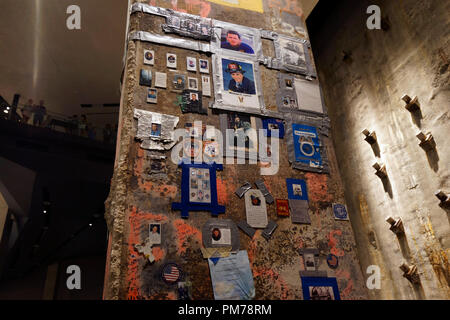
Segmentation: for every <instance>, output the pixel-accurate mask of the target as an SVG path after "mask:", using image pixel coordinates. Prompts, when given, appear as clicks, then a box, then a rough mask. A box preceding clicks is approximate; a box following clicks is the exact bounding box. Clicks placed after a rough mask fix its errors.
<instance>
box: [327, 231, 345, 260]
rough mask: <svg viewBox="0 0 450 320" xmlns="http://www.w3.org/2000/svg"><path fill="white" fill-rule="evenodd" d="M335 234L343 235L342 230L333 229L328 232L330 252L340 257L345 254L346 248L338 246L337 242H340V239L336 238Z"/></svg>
mask: <svg viewBox="0 0 450 320" xmlns="http://www.w3.org/2000/svg"><path fill="white" fill-rule="evenodd" d="M334 235H338V236H341V235H342V230H333V231H331V232H330V233H329V234H328V238H329V241H328V245H329V246H330V248H331V249H330V252H331V253H332V254H334V255H336V256H338V257H343V256H344V250H342V249H339V248H337V247H336V246H337V243H338V241H339V240H338V239H336V238H335V237H334Z"/></svg>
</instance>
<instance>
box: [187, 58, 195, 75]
mask: <svg viewBox="0 0 450 320" xmlns="http://www.w3.org/2000/svg"><path fill="white" fill-rule="evenodd" d="M186 68H187V70H188V71H195V72H196V71H197V59H196V58H193V57H187V58H186Z"/></svg>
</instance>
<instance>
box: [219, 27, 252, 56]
mask: <svg viewBox="0 0 450 320" xmlns="http://www.w3.org/2000/svg"><path fill="white" fill-rule="evenodd" d="M248 38H249V37H246V39H245V40H246V41H243V40H244V39H242V37H241V35H240V34H239V32H237V31H233V30H223V31H222V41H221V44H220V47H221V48H222V49H228V50H233V51H240V52H244V53H249V54H254V53H255V51H254V50H253V48H252V47H251V46H252V45H253V41H252V40H251V39H248ZM245 42H248V43H249V44H248V43H245Z"/></svg>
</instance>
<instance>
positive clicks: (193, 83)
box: [188, 77, 198, 98]
mask: <svg viewBox="0 0 450 320" xmlns="http://www.w3.org/2000/svg"><path fill="white" fill-rule="evenodd" d="M188 89H189V90H198V79H197V78H191V77H188ZM197 98H198V97H197Z"/></svg>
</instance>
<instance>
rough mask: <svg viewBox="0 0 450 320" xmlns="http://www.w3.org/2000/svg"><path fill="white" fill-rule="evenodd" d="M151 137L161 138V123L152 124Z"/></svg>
mask: <svg viewBox="0 0 450 320" xmlns="http://www.w3.org/2000/svg"><path fill="white" fill-rule="evenodd" d="M150 137H156V138H159V137H161V124H160V123H152V126H151V131H150Z"/></svg>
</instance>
